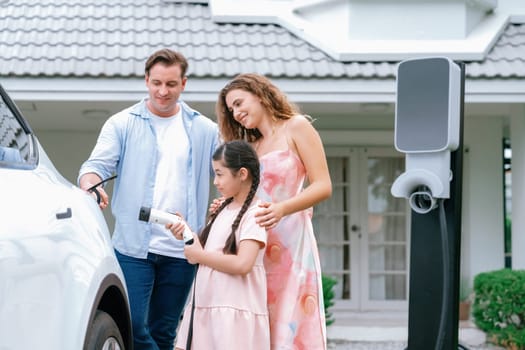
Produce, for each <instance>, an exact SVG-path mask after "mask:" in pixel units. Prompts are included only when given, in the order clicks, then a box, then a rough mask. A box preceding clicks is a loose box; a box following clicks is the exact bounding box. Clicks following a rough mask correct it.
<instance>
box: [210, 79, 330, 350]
mask: <svg viewBox="0 0 525 350" xmlns="http://www.w3.org/2000/svg"><path fill="white" fill-rule="evenodd" d="M216 109H217V110H216V112H217V119H218V124H219V129H220V132H221V136H222V137H223V139H224V141H230V140H234V139H244V140H247V141H248V142H250V143H251V144H252V145H253V147H254V148H255V150H256V152H257V155H258V156H259V159H260V162H261V182H260V185H259V190H258V197H259V198H260V199H261V201H262V203H261V204H260V206H261V210H260V211H258V212H257V213H256V214H255V216H256V219H257V223H258V224H259V225H261V226H263V227H265V228H266V229H267V230H268V242H267V248H266V253H265V259H264V265H265V268H266V276H267V284H268V311H269V317H270V337H271V347H272V349H315V350H319V349H326V329H325V315H324V305H323V293H322V282H321V268H320V262H319V253H318V249H317V243H316V240H315V236H314V233H313V229H312V221H311V213H312V211H311V209H310V208H311V207H312V206H314V205H315V204H317V203H319V202H321V201H323V200H325V199H326V198H328V197H330V195H331V193H332V184H331V181H330V175H329V172H328V165H327V162H326V156H325V152H324V149H323V145H322V142H321V138H320V137H319V134H318V133H317V131H316V130H315V129H314V127H313V126H312V124H311V120H310V119H309V117H307V116H304V115H301V114H300V112H299V110H298V109H297V107H295V106H294V105H293V104H292V103H290V102H289V101H288V99H287V97H286V95H285V94H284V93H283V92H282V91H280V90H279V89H278V88H277V87H276V86H275V85H274V84H273V83H272V82H271V81H269V80H268V79H267V78H265V77H264V76H261V75H257V74H241V75H238V76H237V77H235V78H234V79H233V80H232V81H231V82H229V83H228V84H227V85H226V86H225V87H224V88H223V89H222V90H221V92H220V94H219V99H218V102H217V106H216ZM305 180H307V181H308V186H306V187H304V186H303V184H304V181H305Z"/></svg>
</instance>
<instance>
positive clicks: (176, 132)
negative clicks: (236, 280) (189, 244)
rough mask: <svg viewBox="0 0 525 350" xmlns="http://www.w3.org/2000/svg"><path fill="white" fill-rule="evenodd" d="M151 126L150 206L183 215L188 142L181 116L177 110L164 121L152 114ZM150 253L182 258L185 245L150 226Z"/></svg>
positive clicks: (184, 211) (156, 227) (165, 230)
mask: <svg viewBox="0 0 525 350" xmlns="http://www.w3.org/2000/svg"><path fill="white" fill-rule="evenodd" d="M152 124H153V127H154V129H155V133H156V135H157V151H158V154H159V162H158V165H157V174H156V178H155V189H154V193H153V206H152V207H153V208H155V209H159V210H163V211H167V212H169V213H176V212H179V213H181V214H182V215H184V216H185V215H186V211H187V208H186V194H187V191H186V188H187V176H188V175H187V174H186V169H187V163H188V159H189V140H188V135H186V131H185V130H184V125H183V123H182V113H181V111H180V110H179V112H178V113H177V114H176V115H174V116H172V117H167V118H163V117H159V116H156V115H153V114H152ZM149 251H150V252H152V253H156V254H160V255H167V256H171V257H177V258H184V243H183V241H181V240H178V239H176V238H175V237H173V235H172V233H171V231H169V230H167V229H166V228H165V227H164V225H159V224H152V230H151V239H150V246H149Z"/></svg>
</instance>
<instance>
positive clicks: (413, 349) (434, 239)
mask: <svg viewBox="0 0 525 350" xmlns="http://www.w3.org/2000/svg"><path fill="white" fill-rule="evenodd" d="M456 63H457V64H458V65H459V67H460V69H461V82H460V94H461V96H460V101H461V102H460V127H459V132H460V133H459V147H458V148H457V149H456V150H455V151H453V152H451V164H450V168H451V171H452V180H451V183H450V198H449V199H446V200H444V202H443V203H444V209H445V210H444V211H445V216H446V230H447V235H448V242H449V246H448V248H449V249H448V257H449V264H448V266H449V271H448V273H447V274H446V275H447V276H448V277H447V279H448V285H449V288H448V290H445V291H443V288H442V287H443V286H444V284H445V283H443V282H444V280H443V276H444V274H443V266H444V264H443V259H444V258H445V254H444V252H443V251H442V248H441V247H442V241H441V237H442V236H441V234H442V233H441V229H442V228H441V225H440V212H439V208H437V209H434V210H432V211H430V212H429V213H427V214H418V213H416V212H415V211H413V210H412V216H411V229H410V232H411V236H410V247H411V248H410V287H409V293H410V294H409V310H408V313H409V317H408V347H407V350H421V349H429V350H430V349H434V350H451V349H458V348H462V347H461V346H460V345H459V344H458V326H459V317H458V312H459V283H460V282H459V277H460V252H461V205H462V198H461V191H462V177H463V172H462V170H463V117H464V95H465V65H464V63H462V62H456ZM443 292H444V293H448V294H447V296H448V303H447V305H445V309H446V310H448V312H447V313H446V318H445V327H444V329H443V330H442V332H444V334H442V335H441V337H443V338H442V340H443V341H442V342H441V346H440V347H439V349H438V348H436V346H438V339H439V336H440V334H439V333H440V319H441V317H442V315H441V310H442V308H441V306H442V301H443V295H444V294H443Z"/></svg>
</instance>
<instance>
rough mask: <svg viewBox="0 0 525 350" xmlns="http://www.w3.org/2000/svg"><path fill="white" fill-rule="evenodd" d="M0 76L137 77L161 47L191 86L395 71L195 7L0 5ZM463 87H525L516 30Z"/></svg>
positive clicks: (99, 1) (49, 1) (523, 41)
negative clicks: (246, 75)
mask: <svg viewBox="0 0 525 350" xmlns="http://www.w3.org/2000/svg"><path fill="white" fill-rule="evenodd" d="M0 6H1V7H0V76H11V77H12V76H18V77H121V78H127V77H129V78H136V77H142V76H143V73H144V72H143V68H144V62H145V60H146V58H147V56H148V55H149V54H151V53H152V52H153V51H154V50H156V49H159V48H161V47H170V48H173V49H176V50H179V51H181V52H182V53H183V54H184V55H185V56H186V57H187V58H188V60H189V63H190V69H189V72H188V73H189V75H190V77H201V78H219V77H231V76H233V75H235V74H237V73H239V72H258V73H261V74H265V75H267V76H269V77H281V78H302V79H309V78H315V79H338V78H370V79H384V78H392V77H394V76H395V72H396V65H397V62H339V61H336V60H334V59H332V58H330V57H329V56H328V55H326V54H325V53H324V52H323V51H321V50H319V49H318V48H316V47H314V46H312V45H311V44H309V43H308V42H306V41H304V40H302V39H300V38H298V37H297V36H295V35H293V34H292V33H290V32H289V31H288V30H286V29H284V28H282V27H280V26H278V25H273V24H218V23H215V22H213V21H212V19H211V14H210V9H209V7H208V5H207V4H203V3H190V2H184V3H176V2H163V1H161V0H119V1H107V0H83V1H80V0H39V1H38V2H37V1H34V0H11V1H9V2H7V4H6V3H5V1H0ZM466 72H467V76H468V77H469V78H471V79H476V78H481V79H492V78H518V79H522V78H525V24H509V25H508V26H507V28H506V30H505V31H504V32H503V33H502V35H501V37H500V38H499V40H498V41H497V42H496V44H495V46H494V47H493V48H492V50H491V51H490V52H489V54H488V56H487V57H486V59H485V60H484V61H482V62H470V63H467V66H466Z"/></svg>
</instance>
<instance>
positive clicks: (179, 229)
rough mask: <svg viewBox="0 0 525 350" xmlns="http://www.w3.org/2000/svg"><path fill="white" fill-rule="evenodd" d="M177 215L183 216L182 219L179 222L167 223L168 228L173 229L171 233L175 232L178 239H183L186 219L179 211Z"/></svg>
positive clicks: (174, 234)
mask: <svg viewBox="0 0 525 350" xmlns="http://www.w3.org/2000/svg"><path fill="white" fill-rule="evenodd" d="M175 215H177V216H180V217H181V220H180V221H179V222H170V223H167V224H166V226H165V227H166V228H167V229H168V230H170V231H171V233H172V234H173V236H174V237H175V238H176V239H178V240H182V239H183V237H182V234H183V232H184V228H185V227H184V224H185V223H184V219H182V216H181V215H180V214H178V213H176V214H175Z"/></svg>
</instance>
